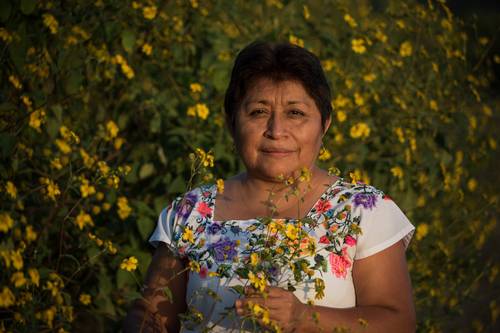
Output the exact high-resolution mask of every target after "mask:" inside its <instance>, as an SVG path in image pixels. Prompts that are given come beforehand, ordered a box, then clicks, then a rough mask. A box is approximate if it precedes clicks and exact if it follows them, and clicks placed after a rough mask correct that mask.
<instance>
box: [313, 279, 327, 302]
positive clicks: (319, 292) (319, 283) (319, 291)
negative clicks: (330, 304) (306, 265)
mask: <svg viewBox="0 0 500 333" xmlns="http://www.w3.org/2000/svg"><path fill="white" fill-rule="evenodd" d="M314 290H315V291H316V295H315V296H314V298H315V299H322V298H323V297H325V281H323V280H322V279H320V278H316V279H314Z"/></svg>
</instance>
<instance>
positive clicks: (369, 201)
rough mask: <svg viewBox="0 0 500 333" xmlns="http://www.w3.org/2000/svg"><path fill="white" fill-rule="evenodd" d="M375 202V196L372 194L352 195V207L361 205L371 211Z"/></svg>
mask: <svg viewBox="0 0 500 333" xmlns="http://www.w3.org/2000/svg"><path fill="white" fill-rule="evenodd" d="M376 202H377V196H376V195H375V194H373V193H356V194H355V195H354V205H355V206H360V205H363V207H364V208H370V209H372V208H373V207H375V204H376Z"/></svg>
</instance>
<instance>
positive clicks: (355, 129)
mask: <svg viewBox="0 0 500 333" xmlns="http://www.w3.org/2000/svg"><path fill="white" fill-rule="evenodd" d="M349 133H350V135H351V137H352V138H354V139H358V138H366V137H368V136H369V135H370V127H369V126H368V125H367V124H366V123H364V122H359V123H357V124H355V125H353V126H352V127H351V130H350V132H349Z"/></svg>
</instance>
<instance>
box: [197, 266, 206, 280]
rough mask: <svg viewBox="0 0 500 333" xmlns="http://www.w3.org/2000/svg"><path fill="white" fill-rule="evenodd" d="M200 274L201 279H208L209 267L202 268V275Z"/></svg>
mask: <svg viewBox="0 0 500 333" xmlns="http://www.w3.org/2000/svg"><path fill="white" fill-rule="evenodd" d="M199 274H200V278H202V279H206V278H207V275H208V268H207V266H202V267H201V268H200V273H199Z"/></svg>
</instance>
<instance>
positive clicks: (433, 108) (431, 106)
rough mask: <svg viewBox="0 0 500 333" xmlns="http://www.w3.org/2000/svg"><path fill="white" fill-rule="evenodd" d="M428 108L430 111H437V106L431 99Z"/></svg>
mask: <svg viewBox="0 0 500 333" xmlns="http://www.w3.org/2000/svg"><path fill="white" fill-rule="evenodd" d="M429 107H430V108H431V110H434V111H438V104H437V102H436V101H435V100H433V99H432V100H431V101H430V102H429Z"/></svg>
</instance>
